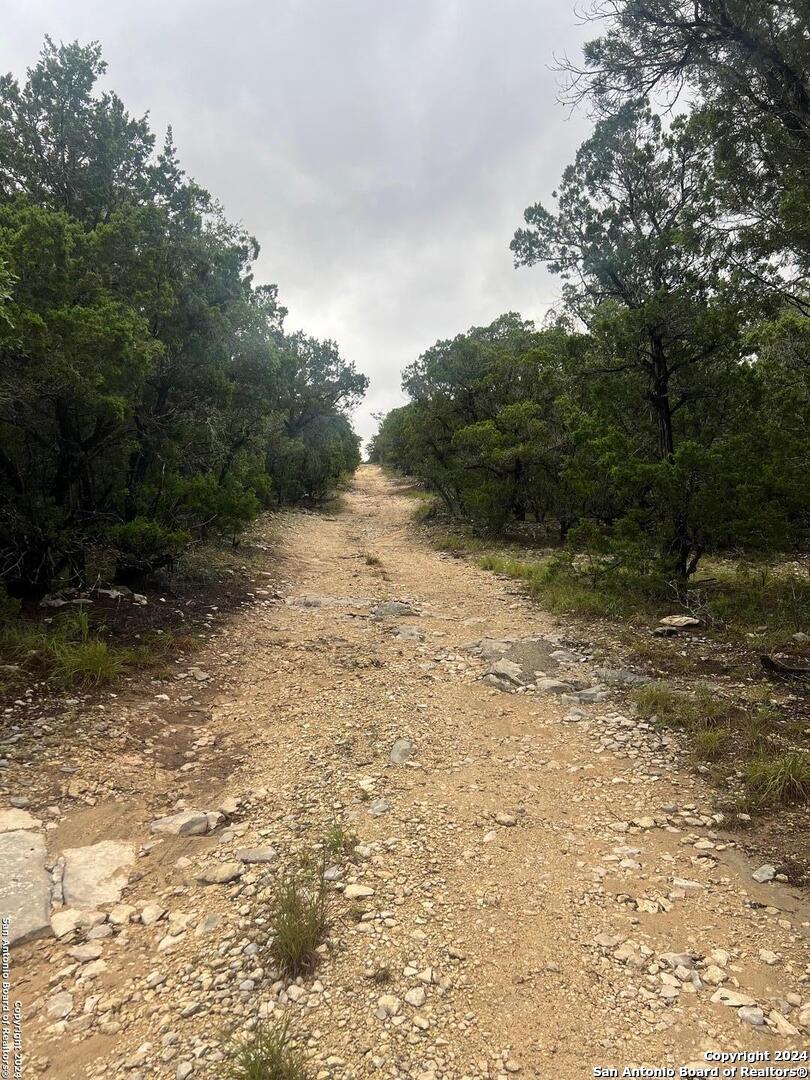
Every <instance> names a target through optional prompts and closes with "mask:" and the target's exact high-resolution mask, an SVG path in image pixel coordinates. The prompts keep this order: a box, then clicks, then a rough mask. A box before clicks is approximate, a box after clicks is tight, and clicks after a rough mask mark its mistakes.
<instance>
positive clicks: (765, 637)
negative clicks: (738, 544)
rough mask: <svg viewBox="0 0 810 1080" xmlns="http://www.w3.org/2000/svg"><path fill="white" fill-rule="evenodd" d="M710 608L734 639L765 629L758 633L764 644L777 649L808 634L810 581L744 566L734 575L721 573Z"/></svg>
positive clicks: (766, 569)
mask: <svg viewBox="0 0 810 1080" xmlns="http://www.w3.org/2000/svg"><path fill="white" fill-rule="evenodd" d="M707 606H708V610H709V612H710V613H711V615H712V616H713V617H714V618H715V619H717V620H719V621H720V622H722V623H723V624H724V626H725V628H726V630H727V631H728V632H730V633H731V634H732V635H734V636H737V637H746V636H747V635H748V634H749V633H751V632H752V631H756V630H757V628H758V627H762V626H764V627H765V628H766V629H765V630H763V631H759V632H758V637H759V639H760V642H761V644H763V645H766V646H771V645H777V644H780V643H782V642H785V641H788V640H790V639H791V638H792V636H793V634H796V633H798V632H799V631H805V630H807V621H808V620H807V612H808V611H810V578H808V577H806V576H799V575H798V574H796V573H788V572H781V573H780V572H779V571H778V569H773V568H770V567H763V568H759V569H753V568H751V567H750V566H745V565H742V566H739V567H738V568H737V570H736V571H735V572H734V573H733V574H731V573H728V572H723V571H722V570H720V571H718V575H717V586H716V589H715V591H714V595H712V596H711V597H710V598H709V600H708V604H707Z"/></svg>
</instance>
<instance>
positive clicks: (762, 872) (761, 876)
mask: <svg viewBox="0 0 810 1080" xmlns="http://www.w3.org/2000/svg"><path fill="white" fill-rule="evenodd" d="M751 877H752V878H753V879H754V881H758V882H759V883H760V885H764V884H765V882H766V881H773V879H774V878H775V877H776V867H775V866H771V865H770V863H763V865H762V866H760V867H759V869H758V870H755V871H754V872H753V874H752V875H751Z"/></svg>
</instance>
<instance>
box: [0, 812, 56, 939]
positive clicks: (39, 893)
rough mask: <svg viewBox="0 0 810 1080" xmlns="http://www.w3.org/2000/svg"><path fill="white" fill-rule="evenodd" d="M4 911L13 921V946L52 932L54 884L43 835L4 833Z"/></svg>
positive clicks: (0, 905)
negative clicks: (51, 909) (47, 862)
mask: <svg viewBox="0 0 810 1080" xmlns="http://www.w3.org/2000/svg"><path fill="white" fill-rule="evenodd" d="M0 866H2V868H3V873H2V877H0V911H2V912H3V914H4V915H5V916H7V917H8V919H9V944H11V945H14V944H19V943H20V942H23V941H30V940H32V939H33V938H37V937H42V936H43V935H46V934H49V933H50V932H51V922H50V901H51V888H50V886H51V883H50V878H49V876H48V873H47V871H46V869H45V840H44V838H43V836H42V834H41V833H38V832H27V831H25V830H24V829H17V830H14V831H13V832H5V833H0Z"/></svg>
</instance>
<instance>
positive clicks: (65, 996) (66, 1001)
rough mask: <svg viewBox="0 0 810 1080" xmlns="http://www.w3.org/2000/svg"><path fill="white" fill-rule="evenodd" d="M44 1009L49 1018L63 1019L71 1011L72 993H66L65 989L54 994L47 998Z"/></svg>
mask: <svg viewBox="0 0 810 1080" xmlns="http://www.w3.org/2000/svg"><path fill="white" fill-rule="evenodd" d="M45 1011H46V1012H47V1014H48V1018H49V1019H50V1020H64V1019H65V1017H66V1016H69V1015H70V1014H71V1012H73V994H70V993H68V991H67V990H63V991H62V992H61V993H59V994H54V995H53V997H51V998H48V1000H47V1002H46V1004H45Z"/></svg>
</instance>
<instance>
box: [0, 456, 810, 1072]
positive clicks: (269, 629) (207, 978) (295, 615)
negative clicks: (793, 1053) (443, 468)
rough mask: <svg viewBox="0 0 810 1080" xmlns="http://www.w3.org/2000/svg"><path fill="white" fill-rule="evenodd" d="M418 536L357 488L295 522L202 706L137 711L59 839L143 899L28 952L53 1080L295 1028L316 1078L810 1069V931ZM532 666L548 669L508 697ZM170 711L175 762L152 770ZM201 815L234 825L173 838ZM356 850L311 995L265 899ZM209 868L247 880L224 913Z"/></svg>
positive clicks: (494, 598)
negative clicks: (808, 1052)
mask: <svg viewBox="0 0 810 1080" xmlns="http://www.w3.org/2000/svg"><path fill="white" fill-rule="evenodd" d="M412 507H413V500H411V499H409V498H407V497H406V496H405V495H403V494H400V493H398V489H397V488H396V486H395V485H394V484H393V483H392V482H391V481H389V480H388V479H386V478H385V477H384V476H383V475H382V473H381V472H380V471H379V470H378V469H376V468H374V467H370V466H368V467H364V468H362V469H361V470H360V472H359V473H358V476H357V478H356V480H355V482H354V485H353V488H352V490H351V492H350V493H348V495H347V496H346V497H345V499H344V506H343V509H342V510H341V511H340V512H339V513H338V514H336V515H335V516H333V517H328V516H318V515H293V516H291V517H290V518H287V519H286V524H285V525H284V526H283V527H282V529H281V540H280V543H281V550H282V555H283V557H284V560H285V561H284V563H283V567H282V571H281V576H282V577H284V578H285V579H286V580H285V584H284V586H283V589H282V592H283V594H284V595H283V598H281V599H279V598H275V599H274V598H273V596H272V595H263V593H264V590H261V591H257V592H256V593H255V594H254V596H253V597H251V598H250V600H251V602H250V604H249V606H248V607H246V608H245V609H244V610H243V612H242V613H240V614H238V615H236V616H235V617H233V618H232V619H231V620H230V621H228V622H227V623H226V624H224V625H223V626H221V628H220V629H219V630H218V632H217V633H216V635H215V637H214V638H213V640H212V641H211V642H210V643H209V644H208V645H207V646H206V647H205V650H204V651H203V652H202V653H200V654H198V655H196V656H195V658H194V668H195V669H196V675H195V674H192V675H189V676H188V677H186V678H177V679H174V680H172V679H170V680H168V681H166V682H165V683H164V684H162V685H158V686H154V687H152V688H150V689H149V692H148V693H147V695H146V696H145V697H143V698H142V699H140V700H139V699H137V698H135V697H132V696H130V697H129V698H127V699H125V700H124V699H122V701H121V704H120V710H119V714H118V715H117V717H116V723H119V724H122V723H126V724H130V725H135V724H136V721H137V724H138V725H140V726H137V727H133V728H132V730H137V731H138V732H139V733H140V735H139V740H138V743H137V745H133V746H132V749H131V753H130V756H129V758H126V757H125V755H119V757H118V758H116V756H115V755H112V756H110V755H106V756H105V754H104V752H103V751H102V750H99V752H98V754H97V756H96V758H95V759H94V762H95V764H94V765H93V769H94V770H95V772H96V774H97V775H98V776H102V777H104V776H109V777H110V778H111V779H110V784H111V786H112V788H113V789H115V790H116V792H117V796H116V798H115V799H106V800H105V799H103V798H102V799H98V798H95V799H94V800H91V801H94V802H95V803H96V805H93V806H88V805H80V804H77V805H75V806H74V805H73V804H70V803H69V802H66V803H65V805H64V806H63V807H62V808H61V811H60V810H59V809H58V808H54V810H52V811H51V814H52V815H53V821H52V822H51V824H52V826H53V827H51V828H50V829H46V830H45V836H46V838H47V841H48V849H49V853H50V856H49V857H50V859H51V860H52V861H55V860H58V857H59V855H60V853H63V852H64V849H65V848H75V847H76V846H77V845H78V846H88V845H91V844H95V843H98V842H101V841H110V840H115V841H120V842H122V843H123V844H124V845H127V844H131V845H132V849H133V851H134V858H133V862H132V864H131V865H130V866H129V867H128V868H127V869H126V870H125V871H123V873H124V875H125V877H128V879H129V884H127V885H126V886H125V887H124V888H123V891H122V893H121V899H120V901H119V902H118V903H117V904H116V905H115V906H113V904H112V902H107V903H106V904H105V903H97V902H96V898H95V896H94V895H90V896H89V897H86V900H87V902H88V903H90V904H92V905H93V906H95V907H99V908H100V909H101V911H102V912H103V913H106V914H107V915H108V916H109V913H110V911H112V912H113V917H112V920H110V918H109V917H108V918H107V919H106V921H103V922H101V921H99V920H100V918H101V917H100V916H94V917H93V918H91V919H86V920H85V921H84V925H80V926H79V927H78V929H76V930H74V931H70V932H68V933H66V934H65V936H64V937H62V938H59V939H55V938H54V937H43V938H40V939H38V940H36V941H34V942H33V943H31V944H27V945H23V946H21V947H20V949H18V950H15V951H14V953H13V957H12V966H13V977H14V980H15V986H17V987H19V988H21V992H22V994H23V998H24V1002H25V1007H26V1017H25V1020H24V1025H23V1031H24V1038H25V1040H26V1046H27V1048H28V1050H29V1052H30V1053H31V1055H32V1057H31V1060H30V1074H31V1075H40V1074H41V1075H43V1076H45V1077H48V1078H50V1077H58V1078H60V1080H71V1078H74V1077H84V1076H102V1075H104V1076H109V1075H111V1074H112V1075H118V1074H119V1073H120V1074H122V1075H125V1076H128V1077H130V1078H131V1080H137V1078H138V1077H143V1078H146V1077H150V1078H151V1077H173V1078H175V1077H176V1078H179V1080H184V1078H186V1077H193V1078H194V1080H199V1078H206V1080H208V1078H216V1077H221V1076H222V1075H223V1065H222V1061H221V1053H222V1052H221V1043H220V1033H221V1032H222V1030H224V1029H225V1028H226V1027H227V1026H228V1025H229V1024H231V1023H244V1022H247V1023H248V1024H249V1025H252V1024H254V1023H255V1021H256V1018H257V1017H260V1016H275V1017H281V1016H284V1015H288V1016H289V1017H290V1020H291V1023H292V1030H293V1031H294V1032H295V1033H296V1035H297V1036H300V1039H301V1041H302V1043H303V1045H305V1046H306V1047H307V1049H308V1053H309V1054H310V1055H311V1057H312V1076H313V1077H319V1078H327V1077H376V1076H379V1077H390V1078H395V1077H397V1078H400V1077H401V1078H404V1077H419V1078H423V1080H427V1078H433V1077H435V1078H438V1077H442V1078H447V1080H450V1078H454V1080H461V1078H463V1077H466V1078H479V1077H491V1078H494V1077H501V1076H508V1075H511V1074H513V1073H520V1074H521V1075H523V1076H526V1077H548V1078H551V1077H554V1078H558V1080H569V1078H570V1080H574V1078H581V1077H587V1076H591V1075H593V1073H592V1069H593V1068H594V1067H596V1066H603V1067H607V1066H614V1067H619V1068H621V1067H623V1066H624V1065H631V1064H646V1065H649V1066H655V1067H659V1068H660V1067H664V1066H667V1065H671V1066H678V1065H681V1064H683V1063H687V1062H702V1063H703V1064H705V1061H704V1059H703V1054H704V1052H705V1051H720V1052H723V1053H733V1052H734V1051H741V1050H755V1051H768V1052H770V1053H771V1054H775V1053H776V1052H777V1051H781V1050H785V1049H788V1048H794V1049H799V1048H801V1046H802V1045H803V1044H804V1045H806V1043H807V1031H808V1028H809V1027H810V975H808V970H809V969H808V960H810V955H809V954H808V950H807V943H806V931H807V927H808V906H807V903H806V901H805V899H804V898H803V897H802V896H801V895H799V894H798V893H797V891H796V890H794V889H792V888H791V887H790V886H788V885H787V884H784V883H780V882H778V881H770V882H763V883H759V882H757V881H755V880H753V879H752V872H753V871H755V870H756V869H757V863H752V862H750V861H749V860H748V859H747V858H746V857H745V856H744V855H743V854H742V853H741V852H740V851H739V850H738V849H737V847H736V845H735V843H734V837H733V836H732V835H729V834H726V833H724V832H723V825H722V821H718V820H717V819H716V818H713V817H712V814H713V808H712V804H711V798H710V793H709V792H708V790H707V789H704V788H703V787H702V786H700V783H699V781H698V780H696V779H695V778H694V777H692V776H691V775H690V774H689V773H688V771H686V770H681V769H679V768H678V766H677V764H676V761H675V757H674V751H673V749H672V747H671V746H669V745H668V743H667V740H666V739H663V740H662V738H661V736H660V735H659V733H657V732H656V731H655V730H654V729H652V728H646V727H645V726H639V725H638V724H637V723H635V722H634V721H632V720H631V719H630V718H629V715H628V713H627V710H626V708H625V710H624V711H622V706H621V700H622V699H621V697H620V692H619V691H611V692H609V693H607V692H604V691H603V690H599V689H596V690H593V689H592V688H593V687H594V686H595V684H597V683H598V679H597V678H596V677H595V676H594V674H593V668H594V667H595V666H596V665H597V661H595V660H593V659H592V658H590V657H589V648H588V645H587V643H578V642H576V641H571V640H563V639H564V637H565V635H564V632H563V631H562V630H561V628H560V627H558V626H555V624H554V622H553V620H551V619H550V618H548V617H546V616H545V615H544V614H543V612H542V610H540V609H538V607H537V606H536V605H534V604H531V603H530V602H528V601H524V600H523V599H521V598H520V597H517V596H515V595H513V594H512V593H511V592H508V591H506V586H505V585H504V584H503V583H502V582H500V581H498V580H497V579H495V578H494V577H493V576H492V575H490V574H488V573H486V572H484V571H482V570H479V569H477V568H475V567H473V566H471V565H469V564H467V563H465V562H463V561H460V560H456V559H453V558H450V557H447V556H443V555H440V554H438V553H437V552H435V551H433V550H431V549H430V548H429V547H428V546H427V545H426V544H425V543H424V542H423V541H421V540H420V538H419V536H418V533H417V531H416V530H415V529H414V527H413V526H412V525H411V523H410V513H411V510H412ZM272 565H273V564H272V560H270V559H269V561H268V569H272ZM270 589H271V586H269V585H268V590H270ZM391 601H399V602H401V603H400V605H399V606H397V605H394V606H393V607H390V606H389V607H387V606H385V605H386V603H387V602H391ZM381 604H382V605H383V606H382V607H381V608H378V605H381ZM409 611H410V612H413V613H412V614H409V613H408V612H409ZM569 633H570V631H569ZM512 638H519V639H523V638H528V639H532V640H530V641H529V642H528V643H524V644H522V645H519V646H518V647H517V648H512V649H511V652H509V653H508V654H507V655H511V656H512V657H513V658H514V657H517V659H516V660H515V659H512V660H509V659H507V661H506V663H505V664H504V662H503V661H501V662H500V666H498V668H497V670H498V671H499V672H500V674H496V675H495V676H494V678H491V679H490V680H487V679H486V678H485V675H486V672H487V671H488V670H489V669H490V667H491V666H492V664H493V663H495V664H496V665H498V654H499V651H501V652H502V651H503V650H504V649H509V642H508V641H505V639H512ZM482 639H484V644H483V645H478V646H477V647H474V648H473V649H472V651H469V650H468V649H467V648H466V647H467V646H469V645H470V644H471V643H474V642H481V640H482ZM481 654H483V655H481ZM552 654H556V655H555V656H552ZM538 657H539V658H540V660H538ZM540 661H543V666H542V668H541V667H540ZM510 664H511V665H512V666H511V667H510ZM533 664H536V665H537V667H536V668H535V669H534V670H532V666H533ZM535 670H539V671H541V672H542V674H539V675H535ZM526 672H528V675H527V674H526ZM519 673H521V674H519ZM185 674H186V672H179V673H178V675H185ZM195 679H197V680H198V683H199V687H204V688H205V693H206V694H207V695H208V696H207V697H205V698H203V697H202V696H201V695H202V690H201V689H199V687H198V685H197V684H195ZM521 682H522V683H526V682H529V683H530V684H531V687H532V688H531V689H525V687H524V688H523V689H521V690H520V692H516V693H509V692H504V690H505V689H506V690H509V689H516V688H517V687H518V686H519V685H520V683H521ZM560 683H562V684H564V685H563V686H560V685H558V684H560ZM552 684H554V685H552ZM189 687H190V689H189ZM582 689H585V690H586V693H585V694H584V695H583V696H581V697H577V691H578V690H582ZM588 691H591V695H590V696H591V697H594V698H596V699H597V700H595V701H589V700H588V698H589V693H588ZM170 709H175V710H176V711H175V713H173V714H172V716H173V717H175V719H174V720H173V721H172V724H171V725H170V734H169V735H168V736H166V735H165V734H164V736H163V738H164V742H166V741H167V740H168V741H169V742H170V741H171V737H172V736H171V730H173V732H174V737H176V740H177V746H176V747H175V750H177V747H180V750H179V751H177V752H176V753H175V755H174V757H173V758H172V759H171V760H168V759H164V760H162V761H158V760H157V758H155V757H154V755H153V757H152V759H150V763H149V766H148V767H146V766H145V765H144V766H143V767H141V765H139V764H138V762H139V761H141V762H142V761H143V760H144V757H143V755H144V754H145V753H146V750H147V749H149V748H151V749H152V750H154V748H155V745H156V739H157V735H156V732H158V731H162V730H163V729H162V728H161V727H160V716H161V714H162V711H165V710H170ZM177 710H179V711H177ZM183 710H185V712H183ZM109 711H110V710H109V709H108V713H109ZM178 717H179V718H178ZM397 740H409V741H410V745H408V744H406V743H400V744H399V745H398V753H397V754H396V755H395V756H396V757H397V761H398V763H394V762H392V760H391V751H392V748H393V746H394V743H395V742H396V741H397ZM161 745H163V744H161ZM133 755H134V764H133ZM157 757H160V754H158V755H157ZM116 777H117V778H118V781H119V783H118V786H117V787H116V783H115V781H116ZM127 778H128V779H127ZM125 780H126V782H125ZM182 808H185V809H191V810H200V811H208V812H211V813H212V814H213V813H214V812H215V811H218V810H219V811H224V812H225V813H226V817H225V818H224V819H222V820H221V823H218V821H219V819H218V818H216V817H211V819H210V823H211V824H213V825H215V826H216V827H215V828H214V831H212V832H209V833H207V834H206V835H204V836H178V837H175V836H171V835H165V834H163V833H160V832H153V831H150V822H151V821H152V820H153V819H154V818H157V817H159V816H161V815H168V814H172V813H174V812H175V811H176V810H178V809H182ZM29 809H30V813H31V814H32V815H35V816H37V817H38V818H39V819H42V818H43V817H44V818H47V816H48V815H47V812H46V810H45V808H44V807H39V806H36V805H32V807H31V808H29ZM335 822H338V823H340V824H341V825H342V826H343V827H344V828H346V829H349V830H353V831H354V832H355V833H356V834H357V836H358V838H359V840H360V842H361V843H360V848H359V850H358V854H357V857H356V859H355V860H354V861H351V860H349V861H346V860H341V859H340V858H336V859H335V866H334V867H333V868H331V870H330V873H329V877H330V878H332V879H333V880H332V882H331V884H330V914H331V929H330V932H329V935H328V938H327V940H326V943H325V948H324V950H323V953H324V955H323V958H322V962H321V963H320V964H319V966H318V968H317V970H316V971H315V972H314V973H313V975H312V976H311V977H310V978H307V979H303V980H301V985H300V986H297V987H289V986H286V985H285V984H284V982H283V980H280V979H279V978H278V973H277V972H275V971H274V970H272V965H271V964H270V963H268V962H267V959H266V957H265V956H263V954H262V949H261V948H260V947H259V946H258V945H257V944H256V943H255V942H254V941H253V937H254V936H255V931H256V930H257V919H258V920H261V902H260V899H259V898H260V897H261V894H262V890H263V889H264V888H266V887H268V884H269V886H270V887H271V886H272V881H273V880H274V878H275V876H276V875H278V874H279V873H280V867H281V866H285V865H291V864H293V863H296V862H300V861H301V859H302V856H313V855H317V852H318V850H319V844H321V842H322V840H323V838H324V836H325V834H326V833H327V832H328V831H329V830H330V828H331V827H332V826H333V825H334V823H335ZM270 847H272V848H273V849H274V851H275V852H276V853H277V855H278V858H277V860H276V861H274V862H269V863H264V864H262V863H258V864H257V863H251V862H243V861H242V859H241V857H240V856H238V855H236V854H235V852H237V850H238V851H240V852H241V853H242V854H244V849H256V848H261V849H264V850H265V851H266V849H267V848H270ZM267 857H268V858H271V859H272V855H269V854H268V855H267ZM70 858H71V857H69V858H68V862H67V864H66V865H67V866H68V867H69V866H70ZM72 858H74V860H75V857H72ZM121 858H122V859H124V856H123V855H122V856H121ZM124 861H125V859H124ZM212 866H213V867H220V868H222V867H223V866H225V867H226V869H225V870H222V872H221V876H222V877H228V874H229V873H232V874H233V875H234V876H233V877H232V879H231V880H230V881H225V882H224V883H221V884H203V883H201V882H200V881H199V877H200V876H201V873H202V874H205V872H206V871H210V869H211V867H212ZM234 867H236V869H234ZM57 868H58V864H57ZM72 873H73V875H74V876H73V881H74V893H75V891H76V890H75V879H76V873H77V871H76V870H75V867H74V869H73V871H72ZM209 876H214V877H216V876H217V875H216V874H214V875H210V874H209ZM761 876H766V877H767V871H766V872H764V874H763V875H761ZM68 877H69V874H68ZM68 877H66V878H65V881H66V882H68ZM91 877H92V874H91ZM68 883H69V882H68ZM349 885H361V886H365V887H366V889H369V890H373V892H372V893H371V894H370V895H369V896H367V897H365V898H361V899H359V900H357V899H355V900H349V899H346V897H345V896H344V895H343V892H344V888H345V887H347V886H349ZM79 891H81V890H79ZM119 891H120V889H119ZM363 891H364V890H362V889H360V890H357V889H349V894H350V895H352V893H357V892H363ZM91 894H92V890H91ZM67 899H68V901H69V900H70V889H68V898H67ZM79 906H81V905H79V904H78V903H76V902H74V904H73V907H79ZM85 906H87V905H86V904H85ZM62 914H63V917H64V909H63V912H62ZM68 918H70V916H68ZM94 921H95V922H96V923H97V925H96V926H95V928H93V927H92V925H91V924H92V923H93V922H94ZM145 923H148V924H149V925H145ZM61 928H62V927H60V929H61ZM258 928H259V929H260V924H259V927H258ZM54 1001H56V1002H57V1004H56V1006H54ZM605 1075H607V1074H605ZM619 1075H621V1073H619Z"/></svg>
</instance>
